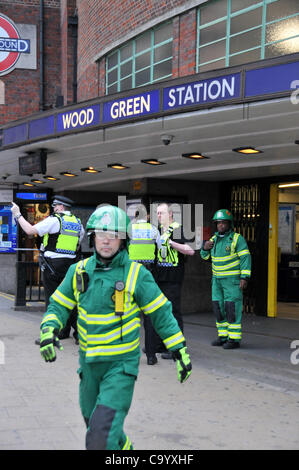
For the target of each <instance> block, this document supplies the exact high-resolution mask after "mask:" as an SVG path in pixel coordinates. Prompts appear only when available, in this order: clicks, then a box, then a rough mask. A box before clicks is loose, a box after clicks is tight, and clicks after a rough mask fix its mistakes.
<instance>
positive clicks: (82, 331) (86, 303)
mask: <svg viewBox="0 0 299 470" xmlns="http://www.w3.org/2000/svg"><path fill="white" fill-rule="evenodd" d="M78 269H85V271H86V273H87V274H88V276H89V283H88V288H87V291H86V292H79V290H78V289H77V285H76V284H77V282H76V270H78ZM120 280H122V281H123V282H124V283H125V295H124V305H123V315H122V316H121V318H120V316H119V315H116V314H115V303H114V286H115V282H116V281H120ZM74 306H77V308H78V322H77V324H78V336H79V345H80V350H81V351H82V352H83V353H85V359H86V361H87V362H96V361H111V360H117V359H119V358H120V357H125V355H132V354H138V355H139V354H140V351H139V335H140V326H141V324H140V312H141V311H143V312H144V314H145V315H150V316H151V319H152V323H153V325H154V328H155V329H156V331H157V333H158V334H159V335H160V337H161V338H162V340H163V341H164V344H165V345H166V347H167V348H168V349H173V350H176V349H179V348H180V347H182V346H183V342H184V341H185V339H184V336H183V334H182V332H181V330H180V329H179V326H178V324H177V321H176V320H175V318H174V316H173V315H172V305H171V303H170V302H169V301H168V300H167V298H166V297H165V296H164V294H163V293H162V292H161V290H160V289H159V287H158V286H157V284H156V283H155V281H154V279H153V277H152V275H151V274H150V272H149V271H148V270H147V269H146V268H145V267H144V266H142V265H141V264H139V263H135V262H132V261H130V260H129V257H128V253H127V251H126V250H122V251H121V252H120V253H119V254H118V255H117V256H116V257H115V258H114V259H113V261H112V262H111V264H110V267H109V266H108V267H107V266H105V265H102V263H100V262H99V261H98V260H97V258H96V254H94V255H93V256H91V257H90V258H87V259H86V260H84V263H83V266H82V264H81V262H79V263H76V264H74V265H72V266H71V267H70V268H69V270H68V272H67V274H66V277H65V279H64V281H63V282H62V283H61V284H60V286H59V287H58V289H57V290H56V291H55V292H54V294H53V295H52V296H51V298H50V304H49V307H48V309H47V312H46V313H45V315H44V317H43V320H42V326H45V325H47V326H53V327H54V328H56V329H57V330H60V329H61V328H62V327H63V326H65V324H66V322H67V319H68V317H69V314H70V313H71V311H72V309H73V308H74Z"/></svg>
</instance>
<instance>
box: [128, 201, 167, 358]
mask: <svg viewBox="0 0 299 470" xmlns="http://www.w3.org/2000/svg"><path fill="white" fill-rule="evenodd" d="M144 209H145V208H144ZM145 215H146V217H144V218H142V214H140V213H139V211H136V214H135V219H134V220H133V222H132V223H131V224H130V230H129V235H130V244H129V258H130V259H131V260H132V261H136V262H138V263H141V264H143V266H145V267H146V268H147V269H148V270H149V271H150V272H151V273H153V272H154V269H155V266H156V262H157V253H158V250H159V249H160V248H161V246H162V244H161V238H160V233H159V230H158V229H157V227H155V226H154V225H153V224H151V223H150V222H149V216H150V214H149V213H148V212H147V211H146V213H145ZM143 326H144V336H145V338H144V343H145V348H144V350H145V354H146V357H147V364H148V365H154V364H157V362H158V359H157V356H156V333H155V331H154V328H153V325H152V322H151V319H150V316H149V315H143Z"/></svg>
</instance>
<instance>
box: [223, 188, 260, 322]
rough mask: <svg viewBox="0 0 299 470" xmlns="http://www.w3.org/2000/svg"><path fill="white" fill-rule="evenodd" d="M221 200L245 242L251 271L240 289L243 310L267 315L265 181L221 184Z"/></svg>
mask: <svg viewBox="0 0 299 470" xmlns="http://www.w3.org/2000/svg"><path fill="white" fill-rule="evenodd" d="M223 190H224V194H223V196H225V197H224V200H226V201H227V207H228V208H229V209H230V210H231V211H232V213H233V216H234V226H235V230H236V232H238V233H241V235H243V237H244V238H245V240H246V241H247V244H248V248H249V250H250V253H251V256H252V274H251V280H250V282H249V283H248V287H247V289H246V291H245V292H244V304H243V309H244V313H254V314H256V315H267V285H268V220H269V183H267V182H266V183H264V182H263V183H262V182H261V183H257V182H249V183H247V184H240V182H237V183H234V182H230V183H226V184H224V185H223Z"/></svg>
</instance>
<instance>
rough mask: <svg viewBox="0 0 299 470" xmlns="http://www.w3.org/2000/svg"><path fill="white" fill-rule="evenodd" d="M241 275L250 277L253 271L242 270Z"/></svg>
mask: <svg viewBox="0 0 299 470" xmlns="http://www.w3.org/2000/svg"><path fill="white" fill-rule="evenodd" d="M241 274H247V275H248V276H251V271H250V270H249V269H242V270H241Z"/></svg>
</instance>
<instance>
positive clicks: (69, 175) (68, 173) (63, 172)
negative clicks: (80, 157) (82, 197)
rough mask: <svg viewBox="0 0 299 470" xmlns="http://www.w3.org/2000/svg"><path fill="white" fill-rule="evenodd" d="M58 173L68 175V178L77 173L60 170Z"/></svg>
mask: <svg viewBox="0 0 299 470" xmlns="http://www.w3.org/2000/svg"><path fill="white" fill-rule="evenodd" d="M60 174H61V175H63V176H68V177H69V178H73V177H74V176H78V175H75V173H72V172H71V171H62V172H61V173H60Z"/></svg>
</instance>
